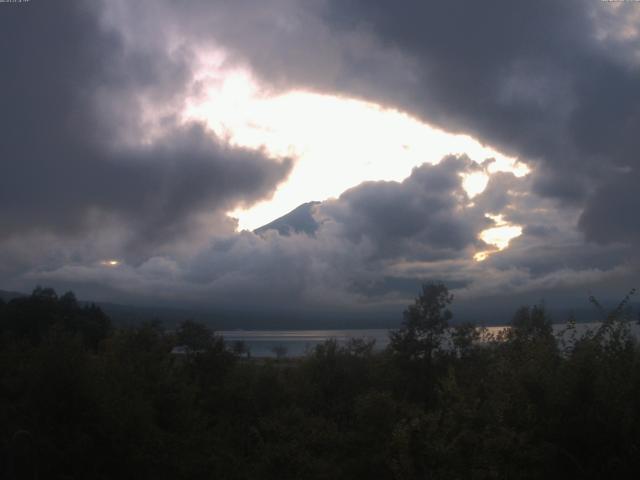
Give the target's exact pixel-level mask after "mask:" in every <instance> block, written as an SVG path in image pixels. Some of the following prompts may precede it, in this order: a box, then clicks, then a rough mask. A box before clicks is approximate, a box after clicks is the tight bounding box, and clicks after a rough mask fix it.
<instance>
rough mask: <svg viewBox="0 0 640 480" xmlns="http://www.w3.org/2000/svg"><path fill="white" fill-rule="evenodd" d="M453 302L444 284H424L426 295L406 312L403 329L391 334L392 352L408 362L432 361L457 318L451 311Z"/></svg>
mask: <svg viewBox="0 0 640 480" xmlns="http://www.w3.org/2000/svg"><path fill="white" fill-rule="evenodd" d="M452 301H453V294H451V293H449V289H448V288H447V287H446V286H445V285H443V284H442V283H427V284H424V285H422V293H421V294H420V295H419V296H418V297H417V298H416V299H415V302H414V303H413V305H409V307H408V308H407V309H406V310H405V311H404V314H403V315H404V321H403V324H402V327H401V328H400V329H399V330H396V331H393V332H391V334H390V346H391V350H392V352H393V353H395V354H397V355H399V356H401V357H404V358H405V359H407V360H416V359H423V360H425V361H427V362H430V359H431V357H432V356H433V353H434V352H435V351H436V350H438V349H439V348H440V346H441V343H442V339H443V338H442V337H443V334H444V333H445V331H446V329H447V328H448V327H449V320H451V318H452V317H453V315H452V313H451V311H450V310H449V309H448V308H447V307H448V306H449V305H450V304H451V302H452Z"/></svg>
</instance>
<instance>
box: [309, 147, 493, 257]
mask: <svg viewBox="0 0 640 480" xmlns="http://www.w3.org/2000/svg"><path fill="white" fill-rule="evenodd" d="M473 165H474V164H473V162H471V160H469V159H468V158H466V157H461V158H457V157H449V158H445V159H443V160H442V161H441V162H440V163H439V164H438V165H428V164H425V165H423V166H422V167H419V168H415V169H414V170H413V172H412V173H411V175H410V176H409V177H408V178H407V179H406V180H404V181H403V182H401V183H398V182H366V183H363V184H361V185H359V186H357V187H354V188H352V189H350V190H347V191H346V192H345V193H343V194H342V195H341V196H340V198H338V199H336V200H330V201H327V202H324V203H323V204H322V205H321V206H320V207H319V208H318V216H320V218H321V221H322V222H324V223H325V225H324V227H325V228H334V229H335V230H336V232H337V234H338V235H340V236H343V237H345V238H346V239H348V240H349V241H351V242H354V243H359V242H366V241H369V242H371V243H372V247H373V253H372V255H373V256H374V257H380V258H397V257H402V256H409V257H412V258H416V259H423V260H427V259H442V258H447V257H452V256H454V257H455V256H459V255H460V252H461V251H463V250H465V249H466V248H467V247H469V246H471V245H474V244H476V243H477V236H478V234H479V233H480V231H481V230H483V229H484V228H486V227H488V226H490V225H491V222H490V221H489V220H487V219H486V218H485V217H484V213H483V212H479V211H478V210H476V209H473V208H471V209H466V208H465V204H466V203H468V202H469V199H468V197H467V194H466V192H465V190H464V189H463V188H462V179H461V174H462V173H465V172H469V171H473Z"/></svg>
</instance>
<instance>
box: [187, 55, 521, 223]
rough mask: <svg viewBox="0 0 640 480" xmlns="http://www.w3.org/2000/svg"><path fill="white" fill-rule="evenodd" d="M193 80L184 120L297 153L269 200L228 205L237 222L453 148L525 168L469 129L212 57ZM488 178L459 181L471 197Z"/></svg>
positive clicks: (230, 138)
mask: <svg viewBox="0 0 640 480" xmlns="http://www.w3.org/2000/svg"><path fill="white" fill-rule="evenodd" d="M198 81H199V84H200V85H202V92H203V93H202V95H199V96H198V97H197V98H194V99H192V100H191V101H190V102H189V104H188V106H187V108H186V110H185V112H184V120H185V121H187V120H200V121H204V122H205V123H206V124H207V126H208V127H209V128H211V129H212V130H213V131H214V132H215V133H216V134H217V135H218V136H220V137H222V138H224V139H225V140H226V141H227V142H228V143H229V144H231V145H235V146H242V147H247V148H252V149H262V150H263V151H264V152H265V153H266V154H267V155H269V156H271V157H283V156H289V157H293V158H295V159H296V162H295V165H294V169H293V171H292V172H291V175H290V177H289V178H288V179H287V180H286V181H285V182H284V183H283V184H282V185H280V186H279V188H278V189H277V191H276V193H275V195H274V197H273V198H272V199H270V200H268V201H264V202H261V203H258V204H257V205H254V206H252V207H251V208H249V209H244V210H243V209H240V210H236V211H233V212H229V215H230V216H233V217H236V218H238V219H239V228H240V229H254V228H257V227H259V226H261V225H264V224H266V223H268V222H270V221H272V220H274V219H275V218H277V217H279V216H282V215H284V214H285V213H287V212H289V211H291V210H292V209H294V208H295V207H297V206H298V205H300V204H302V203H305V202H308V201H311V200H320V201H321V200H325V199H327V198H330V197H336V196H338V195H340V194H341V193H342V192H344V191H345V190H347V189H348V188H351V187H353V186H356V185H358V184H360V183H362V182H364V181H367V180H396V181H400V180H403V179H404V178H406V177H407V176H408V175H409V174H410V173H411V169H412V168H413V167H416V166H419V165H422V164H423V163H425V162H430V163H437V162H438V161H440V159H441V158H442V157H444V156H445V155H448V154H451V153H458V154H459V153H466V154H467V155H469V157H470V158H473V159H478V160H485V159H487V158H495V159H496V161H495V162H494V163H492V164H491V165H489V167H488V169H487V170H488V172H489V173H492V172H493V171H505V170H506V171H513V172H514V173H516V174H517V175H524V174H526V173H527V172H528V169H527V168H526V166H524V165H523V164H522V163H521V162H518V161H517V159H514V158H510V157H507V156H505V155H502V154H500V153H499V152H497V151H495V150H493V149H492V148H489V147H487V146H484V145H482V144H480V143H479V142H478V141H476V140H475V139H473V138H471V137H469V136H466V135H454V134H450V133H447V132H445V131H442V130H438V129H435V128H433V127H431V126H429V125H427V124H425V123H422V122H420V121H419V120H417V119H415V118H413V117H411V116H409V115H407V114H405V113H402V112H400V111H397V110H392V109H387V108H383V107H382V106H380V105H377V104H375V103H371V102H364V101H360V100H354V99H349V98H344V97H338V96H332V95H323V94H318V93H311V92H303V91H292V92H288V93H285V94H280V95H273V94H270V93H269V92H267V91H265V90H264V89H261V87H260V86H259V85H258V84H257V83H256V81H255V80H254V79H253V78H252V77H251V75H250V74H249V73H247V72H246V71H241V70H234V71H228V70H226V71H225V70H223V69H222V65H221V64H219V62H218V63H216V62H215V61H214V62H213V63H212V64H211V65H209V66H208V67H205V68H203V69H202V71H201V72H200V74H199V76H198ZM485 177H487V175H485V174H482V175H476V174H473V175H470V176H469V177H468V178H466V179H465V180H464V181H465V188H467V190H468V191H469V194H470V196H473V195H477V194H478V193H480V192H481V191H482V190H483V189H484V186H486V180H487V178H488V177H487V178H485Z"/></svg>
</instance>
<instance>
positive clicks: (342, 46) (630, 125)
mask: <svg viewBox="0 0 640 480" xmlns="http://www.w3.org/2000/svg"><path fill="white" fill-rule="evenodd" d="M635 7H636V6H633V5H622V6H619V7H616V8H613V7H611V5H610V4H607V3H603V2H585V1H580V0H568V1H563V2H557V1H551V0H548V1H547V0H543V1H540V2H524V3H523V2H506V1H498V0H496V1H492V2H465V3H460V2H423V1H408V2H403V4H402V6H399V5H397V4H394V3H393V2H385V1H371V0H347V1H342V0H340V1H330V0H323V1H319V2H298V1H293V0H269V1H261V2H254V1H244V2H220V1H213V2H209V1H207V2H204V1H197V0H194V1H192V2H179V3H176V2H168V1H167V2H156V1H154V2H151V1H145V0H142V1H138V2H120V1H113V2H104V3H93V2H83V1H75V2H60V3H58V2H56V3H54V2H46V3H45V2H41V1H36V0H33V1H32V2H29V3H28V4H21V5H5V6H2V8H1V9H0V51H1V52H2V59H3V66H4V72H5V73H4V74H3V75H2V76H0V131H1V132H2V141H1V142H0V162H2V167H3V172H2V175H1V176H0V225H1V228H0V246H1V252H2V253H0V279H1V280H2V281H3V282H4V283H6V284H7V287H11V288H25V286H27V285H30V284H33V283H34V282H43V283H52V284H54V285H58V286H60V287H65V288H75V289H76V290H77V291H78V292H79V293H80V294H81V295H85V296H92V297H94V298H95V297H99V298H103V299H116V300H121V301H125V300H126V301H149V302H152V301H158V299H163V301H165V302H168V303H170V302H176V303H178V302H191V303H193V304H199V305H207V304H208V305H211V304H225V303H226V304H230V305H233V304H238V303H239V302H244V303H248V302H249V303H251V304H252V305H254V306H255V305H264V306H267V307H274V308H275V307H277V306H281V305H283V304H284V303H286V302H289V303H291V304H295V305H298V306H301V307H305V308H312V307H313V308H316V309H317V308H321V307H322V308H329V307H331V308H345V309H346V308H349V309H357V308H382V306H383V305H387V306H388V305H393V306H395V305H400V304H404V303H406V301H407V298H408V296H410V295H411V294H412V293H413V292H414V291H415V290H416V286H417V284H418V283H419V281H421V280H422V279H439V280H443V281H446V282H448V283H449V284H450V285H451V286H453V287H454V288H455V289H456V292H457V293H459V295H460V297H461V298H462V299H466V300H467V301H468V302H482V301H484V302H485V304H490V303H491V302H493V301H494V300H493V299H494V298H497V297H500V298H504V297H505V296H507V297H509V298H513V299H518V300H520V299H527V298H529V299H530V298H532V297H531V295H534V296H539V297H541V296H551V297H553V296H554V295H555V296H558V297H561V296H563V295H564V296H567V295H573V294H576V292H580V293H585V292H586V291H587V290H588V289H597V288H602V289H603V290H604V291H607V292H611V293H613V294H617V293H622V292H624V291H626V290H627V289H628V288H629V287H631V286H633V284H632V283H633V282H634V281H636V282H637V280H638V276H637V273H636V272H637V267H638V263H639V262H638V255H637V253H636V250H637V248H635V247H637V246H638V245H639V244H640V242H639V239H640V229H639V227H638V225H639V224H638V222H637V221H636V217H637V212H638V207H640V205H639V203H638V202H639V201H638V197H637V195H634V193H632V192H634V186H635V185H637V183H638V180H640V160H639V157H638V154H637V152H638V147H639V146H640V145H639V143H638V142H640V140H639V138H640V137H639V136H638V135H637V132H638V131H639V128H638V127H640V98H639V95H640V90H639V87H638V86H639V85H640V73H639V70H638V69H639V68H640V47H639V46H638V41H639V40H638V35H637V32H635V31H634V25H635V22H636V20H637V18H638V15H637V9H635V10H634V8H635ZM634 32H635V33H634ZM220 47H222V48H224V49H225V50H226V51H227V52H228V54H229V58H228V59H227V60H226V62H227V63H228V64H229V65H245V66H248V67H249V68H251V69H252V70H253V71H254V72H255V73H256V74H257V75H259V76H260V77H261V79H262V80H263V81H264V82H266V83H267V84H268V85H270V86H271V87H272V88H273V89H274V90H286V89H290V88H307V89H314V90H318V91H324V92H331V93H335V94H341V95H352V96H356V97H360V98H366V99H369V100H373V101H376V102H379V103H382V104H385V105H388V106H394V107H397V108H400V109H402V110H405V111H408V112H411V113H413V114H415V115H418V116H420V117H421V118H423V119H425V120H426V121H428V122H430V123H433V124H436V125H439V126H441V127H443V128H446V129H448V130H450V131H456V132H464V133H469V134H473V135H475V136H476V137H478V138H479V139H481V140H482V141H486V142H488V143H490V144H491V145H494V146H496V147H497V148H500V149H503V150H504V151H506V152H508V153H512V154H514V155H518V156H520V157H521V158H522V159H523V160H525V161H527V162H529V163H530V164H531V165H532V166H533V167H534V172H533V174H532V175H530V176H529V177H527V178H520V179H518V178H516V177H514V176H513V175H511V174H495V175H493V176H492V177H491V181H490V183H489V185H488V187H487V189H486V190H485V192H483V193H482V194H481V195H479V196H478V197H476V198H474V199H469V198H468V197H467V195H466V193H465V191H464V189H463V188H462V184H461V176H460V175H461V174H463V173H469V172H472V171H477V170H481V169H482V168H483V167H482V166H481V165H480V164H478V163H475V162H472V161H471V160H469V159H468V158H466V157H448V158H446V159H444V160H443V161H442V162H441V163H440V164H439V165H437V166H427V165H425V166H423V167H420V168H418V169H415V170H414V171H413V173H412V175H411V176H410V177H409V178H407V179H406V180H405V181H403V182H374V183H365V184H362V185H360V186H357V187H354V188H352V189H350V190H348V191H347V192H345V193H344V194H343V195H341V196H340V197H339V198H337V199H333V200H330V201H326V202H323V203H322V204H319V205H316V206H314V207H313V209H312V212H313V217H314V219H315V221H316V222H317V228H316V230H315V232H314V233H313V234H312V235H307V234H305V233H304V232H302V233H295V232H292V233H290V234H285V235H283V234H279V233H278V232H275V231H267V232H263V233H261V234H260V235H256V234H253V233H250V232H242V233H240V234H235V233H233V231H234V227H235V223H234V222H233V220H231V219H229V218H228V217H226V215H225V212H227V211H229V210H231V209H233V208H234V207H237V206H240V205H245V206H246V205H250V204H252V203H254V202H256V201H259V200H261V199H265V198H268V197H269V196H270V195H271V194H272V193H273V191H274V189H275V187H276V186H277V184H278V183H279V182H281V181H283V180H284V179H285V178H286V175H287V173H288V171H289V169H290V167H291V162H290V161H288V160H274V159H268V158H265V157H264V155H262V154H261V153H260V152H252V151H248V150H242V149H237V148H230V147H228V146H225V145H224V144H223V143H221V142H220V141H219V139H217V138H215V136H213V135H212V134H211V132H210V131H207V130H206V128H205V127H203V126H202V125H199V124H195V123H192V124H186V125H185V124H183V123H181V122H180V120H179V119H178V118H177V117H176V112H178V111H180V109H181V108H182V106H183V105H184V102H185V99H187V98H189V97H190V96H193V95H196V94H197V92H198V88H199V86H198V84H197V82H196V81H195V73H196V72H195V71H194V68H195V64H196V62H195V60H194V59H195V58H196V57H197V55H198V54H199V53H201V52H202V51H206V50H207V49H212V48H220ZM356 128H357V127H356ZM390 160H391V159H390ZM475 160H484V159H475ZM486 213H493V214H502V215H503V216H504V218H505V219H506V220H508V221H511V222H513V223H516V224H519V225H522V226H523V228H524V230H523V235H522V236H521V237H519V238H517V239H515V240H514V241H513V242H512V244H511V246H510V247H509V248H508V249H507V250H505V251H503V252H501V253H497V254H494V255H492V256H491V257H490V258H489V259H488V260H486V261H485V262H482V263H477V262H474V261H473V259H472V257H473V254H474V253H475V252H477V251H479V250H482V249H486V248H487V247H488V246H487V245H483V243H482V241H481V240H478V235H479V233H480V232H481V231H482V230H484V229H486V228H488V227H491V226H492V221H491V220H490V219H488V218H487V217H486V216H485V214H486ZM107 258H118V259H121V260H122V261H123V263H122V264H121V265H120V266H118V267H117V268H105V267H104V266H103V265H101V264H100V263H99V262H100V260H102V259H107ZM526 295H530V296H529V297H526ZM539 297H538V298H539ZM481 299H484V300H481ZM536 299H537V298H536Z"/></svg>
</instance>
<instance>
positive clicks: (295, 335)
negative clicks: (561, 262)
mask: <svg viewBox="0 0 640 480" xmlns="http://www.w3.org/2000/svg"><path fill="white" fill-rule="evenodd" d="M599 325H600V324H599V323H579V324H577V325H576V333H577V334H582V333H585V332H586V331H588V330H593V329H595V328H597V327H598V326H599ZM565 327H566V324H564V323H562V324H556V325H554V326H553V329H554V331H555V333H556V335H558V334H559V333H560V332H561V331H562V330H563V329H564V328H565ZM630 327H631V331H632V332H633V333H634V334H635V335H636V336H638V337H640V327H639V326H638V325H637V324H636V323H635V322H634V323H632V324H631V325H630ZM505 328H508V327H487V331H488V332H489V333H492V334H497V333H498V332H500V331H501V330H504V329H505ZM389 331H390V330H389V329H385V328H377V329H344V330H227V331H219V332H217V333H218V334H220V335H222V336H223V337H224V340H225V342H228V343H229V344H232V343H233V342H236V341H243V342H244V343H245V344H246V346H247V347H249V349H250V351H251V355H252V356H253V357H275V356H276V354H275V352H274V348H277V347H284V349H285V351H286V356H287V357H301V356H303V355H304V354H305V353H307V352H308V351H309V350H312V349H313V348H314V347H315V346H316V345H319V344H321V343H323V342H325V341H327V340H329V339H331V338H333V339H335V340H336V341H337V342H338V345H345V344H346V343H347V342H348V341H349V339H351V338H362V339H365V340H375V345H374V350H377V351H379V350H383V349H384V348H385V347H386V346H387V345H388V344H389Z"/></svg>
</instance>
